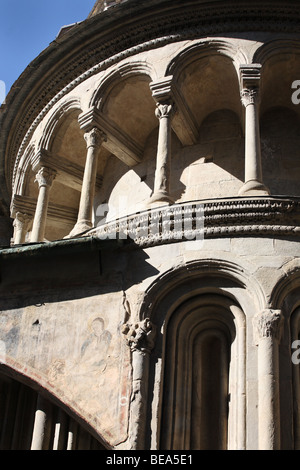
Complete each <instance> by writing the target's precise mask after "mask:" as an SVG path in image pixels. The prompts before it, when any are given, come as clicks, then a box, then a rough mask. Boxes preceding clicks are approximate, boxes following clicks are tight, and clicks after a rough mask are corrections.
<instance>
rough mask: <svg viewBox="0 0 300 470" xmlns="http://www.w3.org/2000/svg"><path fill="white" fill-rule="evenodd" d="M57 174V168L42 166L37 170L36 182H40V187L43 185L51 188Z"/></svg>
mask: <svg viewBox="0 0 300 470" xmlns="http://www.w3.org/2000/svg"><path fill="white" fill-rule="evenodd" d="M56 174H57V173H56V171H55V170H53V169H51V168H47V167H42V168H40V169H39V171H38V172H37V174H36V176H35V182H36V183H38V185H39V188H41V187H49V188H50V187H51V186H52V183H53V181H54V179H55V177H56Z"/></svg>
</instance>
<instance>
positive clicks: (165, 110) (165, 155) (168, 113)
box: [149, 101, 174, 204]
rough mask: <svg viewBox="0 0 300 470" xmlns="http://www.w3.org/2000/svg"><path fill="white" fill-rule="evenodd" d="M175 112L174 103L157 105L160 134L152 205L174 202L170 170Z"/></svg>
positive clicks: (151, 199)
mask: <svg viewBox="0 0 300 470" xmlns="http://www.w3.org/2000/svg"><path fill="white" fill-rule="evenodd" d="M173 112H174V105H173V103H172V101H165V102H161V103H157V107H156V112H155V114H156V117H157V118H158V119H159V134H158V146H157V157H156V171H155V180H154V190H153V194H152V196H151V198H150V201H149V202H150V204H153V203H161V202H162V203H166V202H167V203H170V204H172V203H173V202H174V200H173V199H172V198H171V196H170V170H171V121H172V116H173Z"/></svg>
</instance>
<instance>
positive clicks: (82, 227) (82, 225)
mask: <svg viewBox="0 0 300 470" xmlns="http://www.w3.org/2000/svg"><path fill="white" fill-rule="evenodd" d="M91 228H93V226H92V224H91V222H88V221H80V222H77V223H76V225H74V227H73V228H72V230H71V232H70V233H69V235H67V236H66V237H64V238H65V239H67V238H73V237H77V236H78V235H81V234H82V233H84V232H87V231H88V230H91Z"/></svg>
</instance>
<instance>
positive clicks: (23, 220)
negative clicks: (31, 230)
mask: <svg viewBox="0 0 300 470" xmlns="http://www.w3.org/2000/svg"><path fill="white" fill-rule="evenodd" d="M31 221H32V216H30V215H28V214H25V213H23V212H16V214H15V218H14V222H13V226H14V227H15V228H16V229H17V230H18V229H19V228H23V226H24V225H27V224H29V222H31Z"/></svg>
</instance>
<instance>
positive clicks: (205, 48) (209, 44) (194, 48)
mask: <svg viewBox="0 0 300 470" xmlns="http://www.w3.org/2000/svg"><path fill="white" fill-rule="evenodd" d="M210 55H223V56H225V57H228V58H229V59H231V60H232V63H233V65H234V67H235V70H236V74H237V76H239V67H240V65H243V64H247V63H249V59H248V57H247V54H246V52H244V51H243V50H242V49H241V48H240V47H238V46H237V45H236V44H234V43H232V42H230V41H226V40H222V39H211V38H210V39H208V40H206V41H203V40H202V41H199V42H196V43H194V44H192V45H190V46H188V47H187V48H185V49H183V50H182V51H181V52H180V53H179V54H177V55H176V56H175V57H173V58H172V60H171V61H170V63H169V64H168V65H167V67H166V76H168V75H174V76H175V77H177V76H178V75H179V73H180V71H181V70H182V69H183V68H184V67H186V66H187V65H189V64H190V63H192V62H194V61H195V60H199V59H201V58H205V57H207V56H210Z"/></svg>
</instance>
